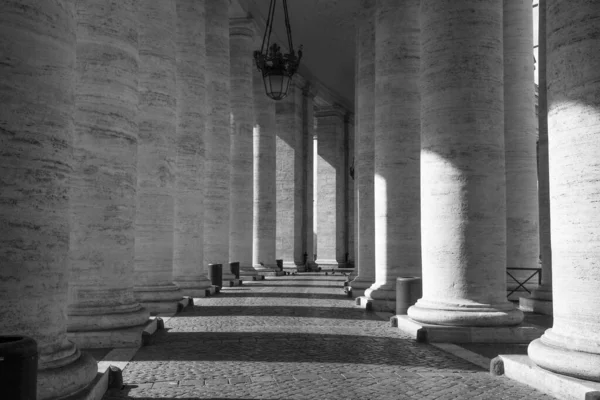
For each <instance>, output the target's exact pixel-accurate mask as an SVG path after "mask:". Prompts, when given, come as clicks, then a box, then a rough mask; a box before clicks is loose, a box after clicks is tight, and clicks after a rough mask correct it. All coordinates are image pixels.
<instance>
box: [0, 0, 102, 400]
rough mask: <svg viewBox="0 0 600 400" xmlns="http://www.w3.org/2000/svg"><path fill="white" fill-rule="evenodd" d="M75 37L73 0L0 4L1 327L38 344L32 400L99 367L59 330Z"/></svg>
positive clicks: (63, 306)
mask: <svg viewBox="0 0 600 400" xmlns="http://www.w3.org/2000/svg"><path fill="white" fill-rule="evenodd" d="M75 32H76V19H75V5H74V3H73V2H71V1H62V0H56V1H45V2H40V1H34V0H31V1H23V0H20V1H3V2H2V3H0V46H1V48H2V63H0V98H2V107H0V149H2V156H1V157H0V177H1V178H0V179H1V183H0V186H1V187H2V190H1V191H0V204H2V206H1V207H0V265H1V266H2V267H0V321H2V322H1V328H0V331H1V332H2V335H27V336H30V337H32V338H33V339H34V340H36V341H37V346H38V354H39V361H38V378H37V379H38V381H37V382H38V386H37V392H38V394H37V398H38V399H40V400H46V399H53V398H57V397H60V396H64V395H68V394H70V393H74V392H77V391H78V390H79V389H82V388H84V387H85V386H87V385H88V384H89V383H90V382H91V381H92V380H93V379H94V377H95V376H96V371H97V368H96V363H95V362H94V360H93V358H91V357H90V356H86V355H84V354H83V353H80V352H79V350H78V349H77V347H75V346H74V345H73V343H71V342H69V341H68V340H67V334H66V333H67V332H66V331H67V321H66V316H67V312H66V311H67V285H68V276H69V273H68V263H67V259H68V249H69V190H68V178H69V174H70V173H71V168H72V152H71V146H72V142H73V111H74V107H73V106H74V103H73V100H74V91H75V52H76V50H75V49H76V44H75V36H76V34H75ZM0 397H2V396H1V395H0Z"/></svg>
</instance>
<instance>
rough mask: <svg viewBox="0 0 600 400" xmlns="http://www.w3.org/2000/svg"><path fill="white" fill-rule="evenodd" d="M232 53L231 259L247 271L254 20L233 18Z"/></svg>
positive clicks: (249, 263) (249, 264)
mask: <svg viewBox="0 0 600 400" xmlns="http://www.w3.org/2000/svg"><path fill="white" fill-rule="evenodd" d="M229 35H230V46H231V48H230V53H229V54H230V57H231V116H232V121H231V125H232V131H233V133H232V136H231V211H230V215H231V221H230V229H229V232H230V233H229V240H230V242H231V243H230V247H229V259H230V260H231V261H237V262H239V263H240V269H241V270H242V271H243V273H244V274H245V275H248V274H250V275H255V272H254V268H252V210H253V193H254V188H253V181H252V172H253V171H252V163H253V155H252V149H253V147H252V146H253V144H252V125H253V122H254V93H253V90H254V89H253V84H252V76H253V75H252V74H253V70H254V69H256V66H255V64H254V59H253V58H252V51H250V49H252V46H253V44H254V21H253V20H252V19H249V18H234V19H231V20H230V21H229Z"/></svg>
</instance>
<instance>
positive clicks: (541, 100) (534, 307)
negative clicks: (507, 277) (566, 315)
mask: <svg viewBox="0 0 600 400" xmlns="http://www.w3.org/2000/svg"><path fill="white" fill-rule="evenodd" d="M538 8H539V10H538V13H539V34H538V38H539V45H538V62H537V65H538V81H539V94H538V133H539V139H538V166H537V167H538V177H537V178H538V182H537V184H538V205H539V206H538V207H539V235H540V236H539V241H540V255H541V259H542V284H541V285H540V286H539V287H538V288H537V289H536V290H535V291H533V292H532V294H531V296H530V298H529V299H525V298H521V299H520V302H519V303H520V308H521V309H522V310H530V311H534V312H537V313H542V314H548V315H552V247H551V244H550V187H549V186H550V184H549V179H550V177H549V172H548V97H547V89H546V82H547V77H546V65H547V62H546V57H547V54H546V0H540V1H539V5H538Z"/></svg>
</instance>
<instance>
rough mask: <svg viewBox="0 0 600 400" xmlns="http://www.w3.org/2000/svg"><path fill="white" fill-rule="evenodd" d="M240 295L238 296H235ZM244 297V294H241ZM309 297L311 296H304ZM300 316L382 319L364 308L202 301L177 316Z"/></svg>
mask: <svg viewBox="0 0 600 400" xmlns="http://www.w3.org/2000/svg"><path fill="white" fill-rule="evenodd" d="M235 297H238V296H235ZM239 297H242V296H239ZM304 298H309V296H304ZM216 316H229V317H232V316H235V317H247V316H254V317H298V318H330V319H352V320H370V321H380V320H381V319H380V318H379V317H378V316H377V315H376V314H374V313H372V312H369V311H366V310H365V309H364V308H354V307H352V308H350V307H315V306H312V305H307V306H306V307H302V306H289V305H286V306H262V305H254V304H253V305H248V306H244V305H240V306H230V305H223V306H206V305H203V304H202V303H198V304H196V305H195V306H194V307H193V308H192V307H189V308H187V309H186V310H185V311H183V312H181V313H179V314H177V318H186V317H216Z"/></svg>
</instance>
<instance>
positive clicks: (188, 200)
mask: <svg viewBox="0 0 600 400" xmlns="http://www.w3.org/2000/svg"><path fill="white" fill-rule="evenodd" d="M175 6H176V11H177V37H176V63H177V76H176V84H177V134H176V135H177V136H176V140H175V151H176V159H175V163H176V165H175V166H176V168H175V187H174V191H173V197H174V207H175V211H174V218H175V220H174V224H173V281H174V283H175V284H176V285H177V286H179V288H180V289H181V293H182V294H183V295H184V296H192V297H194V296H202V297H204V294H205V290H206V289H210V287H211V283H210V280H209V279H208V278H207V271H206V266H205V265H204V233H203V232H204V122H205V118H206V81H205V74H206V46H205V43H204V41H205V37H206V28H205V27H206V25H205V24H206V13H205V1H204V0H200V1H198V0H175Z"/></svg>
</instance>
